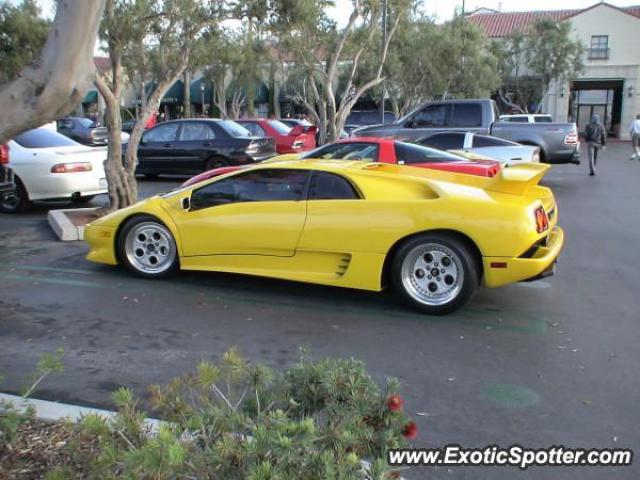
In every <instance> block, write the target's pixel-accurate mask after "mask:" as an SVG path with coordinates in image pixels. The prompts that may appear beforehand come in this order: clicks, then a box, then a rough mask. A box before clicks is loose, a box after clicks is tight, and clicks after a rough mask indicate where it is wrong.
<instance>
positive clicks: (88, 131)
mask: <svg viewBox="0 0 640 480" xmlns="http://www.w3.org/2000/svg"><path fill="white" fill-rule="evenodd" d="M56 123H57V127H58V133H61V134H62V135H64V136H66V137H69V138H70V139H72V140H75V141H76V142H78V143H82V144H83V145H92V146H93V145H99V146H103V145H106V144H107V140H108V133H107V129H106V128H105V127H100V126H98V125H96V124H95V122H94V121H93V120H91V119H90V118H82V117H67V118H61V119H60V120H58V121H57V122H56Z"/></svg>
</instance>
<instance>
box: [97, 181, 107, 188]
mask: <svg viewBox="0 0 640 480" xmlns="http://www.w3.org/2000/svg"><path fill="white" fill-rule="evenodd" d="M98 188H100V189H102V188H107V179H106V178H101V179H100V180H98Z"/></svg>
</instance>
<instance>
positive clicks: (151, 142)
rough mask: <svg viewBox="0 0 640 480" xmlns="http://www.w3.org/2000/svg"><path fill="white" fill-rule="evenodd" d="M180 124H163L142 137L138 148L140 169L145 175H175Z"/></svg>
mask: <svg viewBox="0 0 640 480" xmlns="http://www.w3.org/2000/svg"><path fill="white" fill-rule="evenodd" d="M178 127H179V123H178V122H170V123H161V124H160V125H158V126H157V127H154V128H152V129H150V130H147V131H146V132H145V133H144V135H142V141H141V142H140V145H139V146H138V169H139V170H141V171H143V172H145V173H173V172H175V166H174V162H175V159H176V155H177V152H176V139H177V135H178Z"/></svg>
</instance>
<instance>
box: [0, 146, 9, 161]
mask: <svg viewBox="0 0 640 480" xmlns="http://www.w3.org/2000/svg"><path fill="white" fill-rule="evenodd" d="M3 163H9V145H7V144H2V145H0V164H3Z"/></svg>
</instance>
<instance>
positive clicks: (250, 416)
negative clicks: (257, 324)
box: [48, 350, 416, 480]
mask: <svg viewBox="0 0 640 480" xmlns="http://www.w3.org/2000/svg"><path fill="white" fill-rule="evenodd" d="M396 391H397V384H396V382H394V381H390V382H388V384H387V385H386V386H385V387H384V388H381V387H380V386H378V384H377V383H376V382H375V381H374V380H373V379H372V378H371V377H370V376H369V375H368V374H367V373H366V371H365V368H364V365H363V364H362V363H361V362H358V361H356V360H353V359H349V360H335V359H325V360H321V361H311V360H310V359H309V358H307V357H306V356H303V357H302V358H301V360H300V361H299V362H298V363H297V364H296V365H294V366H293V367H291V368H289V369H287V370H286V371H284V372H283V373H275V372H273V371H272V370H270V369H269V368H266V367H265V366H262V365H257V366H252V365H250V364H249V363H248V362H247V361H246V360H244V359H243V358H241V357H240V356H239V355H238V353H237V352H236V351H235V350H230V351H229V352H227V353H226V354H225V355H224V356H223V358H222V359H221V361H220V362H219V363H217V364H212V363H208V362H201V363H200V365H199V366H198V369H197V372H196V373H194V374H190V375H186V376H184V377H181V378H176V379H174V380H172V381H171V382H169V384H168V385H166V386H164V387H161V386H153V387H152V388H151V398H150V402H151V405H152V408H153V410H154V416H158V417H160V418H162V419H164V420H166V421H167V422H166V423H165V424H163V425H162V426H161V427H160V429H159V431H158V432H157V434H156V435H149V432H148V428H147V427H146V426H145V425H144V422H143V419H144V418H145V416H146V415H145V414H144V413H143V412H142V411H140V410H139V408H138V402H137V400H136V399H135V398H134V397H133V395H132V393H131V391H130V390H128V389H120V390H118V391H116V392H115V393H114V394H113V400H114V401H115V403H116V404H117V406H118V415H117V416H116V417H115V419H113V420H111V421H107V420H104V419H102V418H99V417H95V416H90V417H87V418H85V419H84V421H83V422H82V423H81V424H80V425H79V426H78V429H77V432H76V434H75V435H74V437H73V439H72V440H71V441H70V442H69V446H68V452H71V454H72V455H75V456H74V458H73V460H74V464H76V465H77V464H84V465H86V466H87V468H86V472H83V473H84V475H86V476H87V477H88V478H99V479H108V478H135V479H173V478H197V479H225V480H231V479H243V480H244V479H252V480H266V479H273V480H275V479H283V480H289V479H302V480H304V479H318V480H320V479H322V480H325V479H332V478H340V479H363V478H371V479H385V478H393V477H395V476H396V475H395V474H394V472H391V471H390V470H389V468H388V467H387V465H386V460H385V459H386V451H387V449H389V448H395V447H399V446H402V445H403V444H404V442H405V436H409V437H411V438H413V437H414V436H415V433H416V430H415V425H414V424H413V423H411V422H409V421H408V419H407V417H406V416H405V415H404V413H403V412H402V408H403V401H402V399H401V398H400V397H399V396H398V395H397V393H396ZM87 444H91V445H93V448H92V449H91V450H88V449H86V448H80V447H82V446H83V445H87ZM74 452H80V453H75V454H74ZM89 452H90V453H89ZM363 460H364V461H366V462H368V463H367V464H364V463H363ZM364 465H367V466H364ZM84 475H83V476H84ZM67 477H73V478H75V477H74V472H71V471H69V470H65V469H64V468H62V469H57V470H55V471H52V472H50V474H49V476H48V478H50V479H57V478H67Z"/></svg>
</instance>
